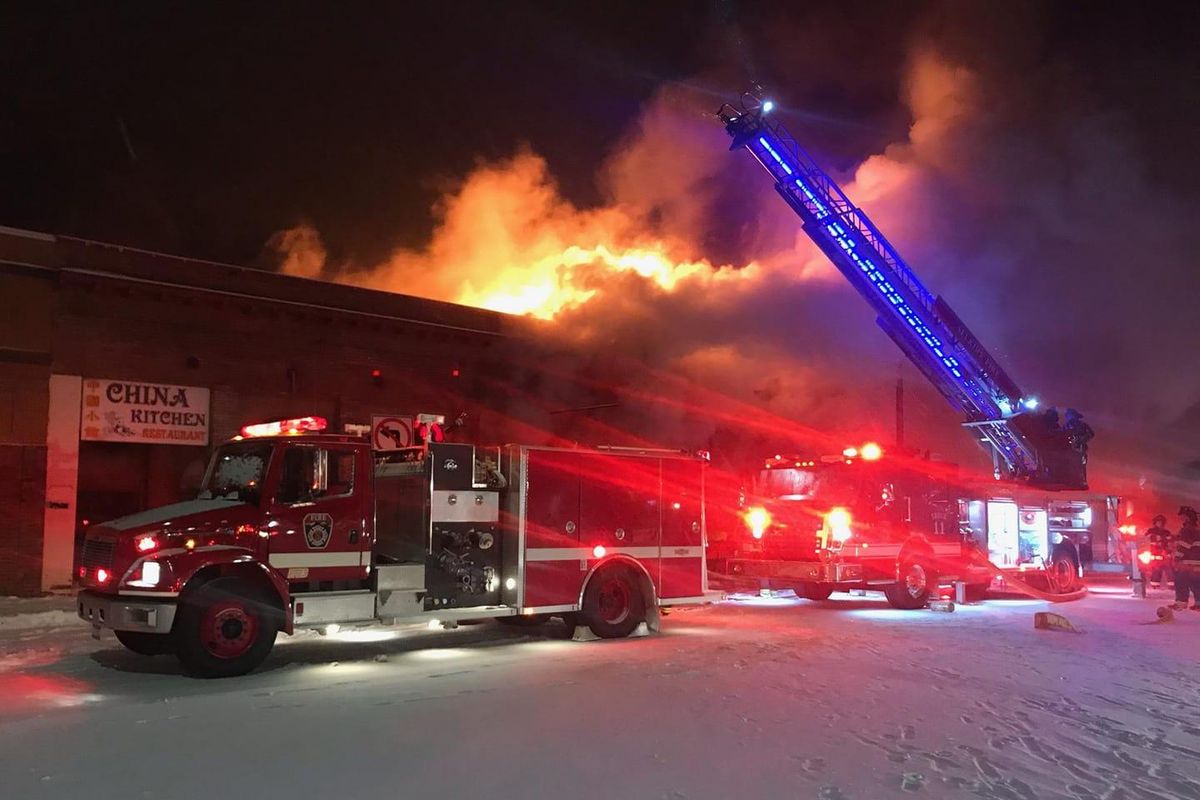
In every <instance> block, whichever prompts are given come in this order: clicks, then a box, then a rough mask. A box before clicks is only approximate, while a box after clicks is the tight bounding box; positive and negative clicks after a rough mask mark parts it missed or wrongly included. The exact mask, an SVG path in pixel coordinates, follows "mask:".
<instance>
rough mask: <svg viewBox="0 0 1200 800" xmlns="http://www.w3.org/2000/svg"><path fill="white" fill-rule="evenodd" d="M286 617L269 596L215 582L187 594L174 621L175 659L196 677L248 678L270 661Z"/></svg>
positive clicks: (238, 583) (229, 581)
mask: <svg viewBox="0 0 1200 800" xmlns="http://www.w3.org/2000/svg"><path fill="white" fill-rule="evenodd" d="M282 617H283V615H282V613H281V612H280V610H279V608H278V606H277V605H276V604H274V603H273V602H272V600H271V598H270V597H268V596H267V595H266V592H264V591H262V590H261V589H259V588H258V587H256V586H254V585H253V584H251V583H248V582H247V581H244V580H241V579H239V578H216V579H215V580H212V581H209V582H208V583H206V584H204V585H203V586H201V587H200V588H198V589H196V590H195V591H194V592H190V593H188V594H186V595H185V596H184V597H183V599H182V602H181V604H180V609H179V616H178V617H177V618H176V620H175V630H174V633H173V635H174V638H175V654H176V655H177V656H179V660H180V661H181V662H182V663H183V666H184V669H186V670H187V671H188V672H189V673H191V674H192V675H195V676H197V677H200V678H229V677H233V676H235V675H245V674H246V673H247V672H250V671H251V670H252V669H254V668H255V667H257V666H258V665H259V664H261V663H262V662H263V660H264V659H266V657H267V654H268V653H270V652H271V648H272V647H273V646H274V644H275V636H276V634H277V633H278V632H279V629H280V627H282V622H283V619H282Z"/></svg>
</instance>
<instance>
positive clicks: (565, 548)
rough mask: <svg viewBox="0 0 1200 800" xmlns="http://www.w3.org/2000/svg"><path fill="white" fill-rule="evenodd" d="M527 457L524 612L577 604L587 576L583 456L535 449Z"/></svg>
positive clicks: (520, 600)
mask: <svg viewBox="0 0 1200 800" xmlns="http://www.w3.org/2000/svg"><path fill="white" fill-rule="evenodd" d="M526 458H527V462H526V472H525V487H524V491H525V517H524V520H523V523H524V525H525V552H524V559H525V560H524V577H525V580H524V582H523V584H522V585H521V587H520V588H521V595H520V598H519V600H518V604H519V605H520V606H521V607H523V608H541V607H547V606H550V607H555V606H571V605H575V604H576V603H578V602H579V590H580V587H581V586H582V585H583V575H584V572H583V571H582V570H581V569H580V563H581V558H582V557H583V550H582V548H581V547H580V543H579V484H580V476H579V459H580V455H579V454H578V453H570V452H562V451H557V450H534V449H530V450H528V451H527V452H526ZM510 488H511V487H510ZM584 563H586V562H584Z"/></svg>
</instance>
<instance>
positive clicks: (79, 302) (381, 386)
mask: <svg viewBox="0 0 1200 800" xmlns="http://www.w3.org/2000/svg"><path fill="white" fill-rule="evenodd" d="M0 314H3V324H2V325H0V518H2V519H3V520H4V521H5V524H4V525H3V527H0V595H5V594H18V595H29V594H36V593H38V592H41V591H45V590H48V589H51V588H54V587H61V586H65V585H68V584H69V583H70V581H71V576H72V571H73V560H74V555H75V546H76V541H77V538H78V537H79V535H80V533H81V531H82V529H83V527H84V526H86V525H87V524H88V523H90V522H98V521H103V520H105V519H109V518H112V517H115V516H119V515H121V514H125V513H130V512H132V511H135V510H138V509H141V508H146V507H150V506H154V505H159V504H163V503H167V502H172V501H175V500H177V499H180V498H182V497H185V496H187V495H188V494H189V492H191V491H194V487H195V486H196V485H198V483H199V481H200V479H201V477H202V472H203V468H204V465H205V463H206V460H207V455H208V451H209V446H210V445H211V444H214V443H218V442H220V441H222V440H224V439H226V438H228V437H229V436H231V435H233V434H234V433H236V432H237V430H238V429H239V427H240V426H241V425H243V424H245V423H246V422H249V421H255V420H263V419H272V418H280V417H287V416H300V415H306V414H317V415H322V416H325V417H327V418H328V419H329V421H330V424H331V427H336V428H337V429H341V428H342V427H343V426H344V425H345V424H347V423H360V422H369V421H370V418H371V416H372V415H375V414H412V413H415V412H421V411H431V412H435V413H447V414H455V413H457V412H458V411H460V410H469V411H470V412H471V413H470V416H469V420H470V422H469V425H470V427H471V430H470V431H469V437H481V438H484V439H489V440H493V441H497V440H502V439H506V438H511V437H512V433H511V431H512V429H513V428H512V425H513V424H514V423H513V420H515V419H517V418H519V417H521V416H522V415H523V414H525V417H526V419H529V417H528V414H527V413H526V412H528V409H527V408H526V409H522V408H518V407H517V406H520V405H521V403H522V401H521V399H520V393H519V392H518V391H507V390H505V389H504V388H503V387H504V386H505V384H506V382H507V381H508V380H509V376H510V374H512V372H513V365H512V364H511V363H510V362H509V361H508V359H509V357H510V356H511V355H512V353H513V352H514V351H515V349H516V348H514V347H513V344H514V343H516V342H523V341H527V340H526V339H525V337H526V336H527V335H528V334H529V333H530V331H529V329H528V328H527V327H526V325H527V323H525V322H524V321H523V320H520V319H516V318H512V317H507V316H504V315H500V314H494V313H491V312H487V311H482V310H478V309H473V308H466V307H462V306H456V305H452V304H448V303H439V302H433V301H428V300H422V299H418V298H413V297H406V296H401V295H395V294H390V293H384V292H376V291H370V290H366V289H359V288H355V287H350V286H343V285H334V284H329V283H324V282H320V281H311V280H305V279H299V278H291V277H287V276H282V275H276V274H274V273H270V272H264V271H261V270H253V269H246V268H241V267H234V266H229V265H225V264H214V263H209V262H202V261H195V260H191V259H184V258H177V257H173V256H167V255H162V254H158V253H148V252H145V251H139V250H134V249H130V248H122V247H117V246H114V245H108V244H101V243H97V242H90V241H85V240H81V239H74V238H69V237H61V236H47V235H43V234H37V233H30V232H27V231H18V230H13V229H7V228H0ZM519 349H521V350H522V351H523V352H524V353H525V355H526V356H528V352H529V351H528V348H527V347H526V346H525V345H521V346H520V348H519ZM180 392H182V394H180ZM122 402H133V403H134V405H138V404H140V407H141V410H140V411H133V412H130V413H133V414H134V415H135V417H134V419H135V420H136V421H138V422H158V423H162V424H161V425H159V426H158V427H153V428H152V427H149V426H148V427H145V428H142V427H141V426H139V425H133V426H132V427H130V426H129V425H127V424H125V422H128V421H129V418H128V417H120V416H119V415H114V414H115V412H112V410H111V409H113V408H116V407H117V406H114V405H113V404H119V403H122ZM156 402H157V403H158V405H159V406H161V408H155V403H156ZM172 403H174V405H172ZM130 407H133V406H130ZM147 409H149V410H147ZM122 419H124V420H125V422H121V421H120V420H122ZM536 425H537V421H536V420H534V425H533V427H532V428H524V429H522V430H523V432H524V431H526V430H536V429H537V428H536ZM134 429H137V430H134ZM152 430H153V431H154V433H153V435H155V436H158V437H159V439H158V440H153V441H152V440H147V439H146V436H147V435H151V434H150V433H149V432H150V431H152ZM517 435H520V434H517ZM123 437H124V438H123ZM522 438H524V439H526V440H528V435H525V436H523V437H522Z"/></svg>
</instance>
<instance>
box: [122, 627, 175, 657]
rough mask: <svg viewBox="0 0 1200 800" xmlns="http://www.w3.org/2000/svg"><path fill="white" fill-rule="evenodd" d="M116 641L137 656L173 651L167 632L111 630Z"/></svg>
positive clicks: (161, 654) (163, 654) (165, 653)
mask: <svg viewBox="0 0 1200 800" xmlns="http://www.w3.org/2000/svg"><path fill="white" fill-rule="evenodd" d="M113 633H114V634H116V636H117V641H118V642H120V643H121V644H123V645H125V649H126V650H129V651H130V652H133V653H137V654H138V655H139V656H165V655H167V654H168V653H173V652H175V646H174V644H173V643H172V641H171V635H170V634H167V633H143V632H141V631H113Z"/></svg>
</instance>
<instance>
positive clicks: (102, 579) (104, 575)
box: [96, 567, 112, 583]
mask: <svg viewBox="0 0 1200 800" xmlns="http://www.w3.org/2000/svg"><path fill="white" fill-rule="evenodd" d="M111 577H112V575H109V574H108V570H106V569H104V567H101V568H100V569H98V570H96V583H108V579H109V578H111Z"/></svg>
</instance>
